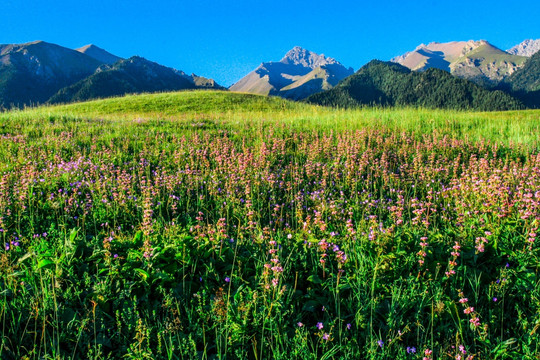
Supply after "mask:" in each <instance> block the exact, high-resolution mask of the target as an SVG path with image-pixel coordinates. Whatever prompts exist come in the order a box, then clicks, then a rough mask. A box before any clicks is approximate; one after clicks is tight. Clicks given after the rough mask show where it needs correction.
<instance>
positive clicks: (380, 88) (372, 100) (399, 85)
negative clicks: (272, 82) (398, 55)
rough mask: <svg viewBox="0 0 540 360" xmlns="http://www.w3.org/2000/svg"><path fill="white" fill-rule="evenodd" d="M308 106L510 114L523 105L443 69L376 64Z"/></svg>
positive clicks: (319, 96)
mask: <svg viewBox="0 0 540 360" xmlns="http://www.w3.org/2000/svg"><path fill="white" fill-rule="evenodd" d="M306 101H307V102H310V103H315V104H319V105H325V106H336V107H357V106H362V105H382V106H421V107H428V108H450V109H460V110H465V109H475V110H508V109H519V108H522V107H523V106H522V104H521V103H520V102H519V101H518V100H516V99H515V98H513V97H512V96H510V95H508V94H506V93H504V92H502V91H490V90H487V89H484V88H482V87H480V86H478V85H476V84H474V83H472V82H470V81H468V80H464V79H459V78H457V77H455V76H452V75H451V74H449V73H448V72H446V71H443V70H440V69H434V68H431V69H427V70H425V71H420V72H415V71H411V70H409V69H408V68H406V67H404V66H401V65H399V64H396V63H392V62H382V61H378V60H373V61H371V62H370V63H368V64H367V65H365V66H363V67H362V68H361V69H360V70H358V72H356V73H355V74H354V75H351V76H349V77H347V78H346V79H344V80H343V81H341V82H340V83H339V84H338V85H337V86H335V87H334V88H332V89H331V90H328V91H324V92H320V93H318V94H314V95H312V96H310V97H308V98H307V99H306Z"/></svg>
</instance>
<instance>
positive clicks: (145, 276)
mask: <svg viewBox="0 0 540 360" xmlns="http://www.w3.org/2000/svg"><path fill="white" fill-rule="evenodd" d="M133 270H134V271H135V272H137V273H138V274H139V275H140V276H141V278H142V279H143V280H144V281H146V279H148V277H149V276H150V274H148V272H146V271H145V270H143V269H140V268H135V269H133Z"/></svg>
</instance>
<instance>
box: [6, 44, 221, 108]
mask: <svg viewBox="0 0 540 360" xmlns="http://www.w3.org/2000/svg"><path fill="white" fill-rule="evenodd" d="M199 88H202V89H208V88H211V89H224V88H223V87H221V86H220V85H218V84H217V83H216V82H215V81H214V80H212V79H207V78H205V77H201V76H197V75H195V74H192V75H187V74H185V73H184V72H182V71H179V70H175V69H172V68H168V67H165V66H162V65H159V64H157V63H153V62H151V61H148V60H146V59H144V58H141V57H131V58H129V59H122V58H121V57H118V56H116V55H113V54H111V53H109V52H107V51H105V50H103V49H101V48H99V47H97V46H95V45H86V46H83V47H81V48H78V49H75V50H74V49H68V48H65V47H62V46H59V45H56V44H51V43H47V42H45V41H34V42H30V43H25V44H7V45H0V108H10V107H22V106H25V105H33V104H43V103H46V102H55V103H56V102H72V101H81V100H89V99H95V98H101V97H108V96H117V95H124V94H128V93H142V92H157V91H170V90H184V89H199Z"/></svg>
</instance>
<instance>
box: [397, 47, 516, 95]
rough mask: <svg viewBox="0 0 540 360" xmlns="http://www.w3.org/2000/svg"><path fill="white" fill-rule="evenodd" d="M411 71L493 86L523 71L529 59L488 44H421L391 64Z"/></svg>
mask: <svg viewBox="0 0 540 360" xmlns="http://www.w3.org/2000/svg"><path fill="white" fill-rule="evenodd" d="M391 61H392V62H396V63H399V64H401V65H403V66H406V67H407V68H409V69H411V70H419V71H424V70H427V69H429V68H437V69H441V70H445V71H448V72H450V73H452V74H453V75H456V76H458V77H460V78H463V79H469V80H472V81H474V82H476V83H478V84H482V85H487V86H493V85H494V84H496V83H498V82H499V81H501V80H502V79H504V78H505V77H506V76H509V75H511V74H512V73H513V72H515V71H516V70H517V69H519V68H520V67H521V66H523V64H524V63H525V61H526V57H523V56H518V55H512V54H509V53H507V52H505V51H502V50H500V49H498V48H497V47H495V46H493V45H491V44H490V43H489V42H487V41H485V40H480V41H473V40H470V41H454V42H449V43H437V42H434V43H430V44H428V45H424V44H421V45H420V46H418V47H417V48H416V49H415V50H413V51H411V52H408V53H406V54H404V55H401V56H397V57H395V58H393V59H392V60H391Z"/></svg>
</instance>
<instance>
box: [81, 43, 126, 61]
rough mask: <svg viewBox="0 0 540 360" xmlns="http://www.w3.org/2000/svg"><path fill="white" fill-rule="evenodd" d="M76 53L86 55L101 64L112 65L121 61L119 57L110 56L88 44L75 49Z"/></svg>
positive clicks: (108, 53) (106, 52)
mask: <svg viewBox="0 0 540 360" xmlns="http://www.w3.org/2000/svg"><path fill="white" fill-rule="evenodd" d="M75 50H77V51H78V52H80V53H82V54H85V55H88V56H90V57H92V58H94V59H96V60H97V61H99V62H100V63H102V64H108V65H112V64H114V63H115V62H117V61H118V60H122V58H121V57H118V56H116V55H113V54H111V53H110V52H108V51H105V50H103V49H102V48H99V47H97V46H96V45H93V44H89V45H86V46H83V47H80V48H78V49H75Z"/></svg>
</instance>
